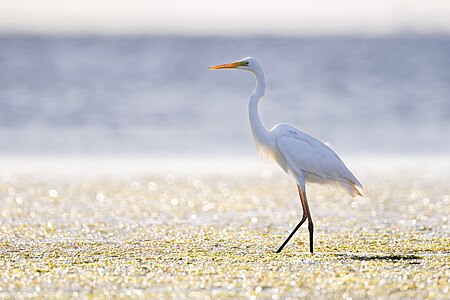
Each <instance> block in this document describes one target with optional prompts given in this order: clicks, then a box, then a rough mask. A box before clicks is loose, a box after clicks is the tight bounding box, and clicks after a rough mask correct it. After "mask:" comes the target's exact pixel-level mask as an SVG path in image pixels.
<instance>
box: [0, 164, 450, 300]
mask: <svg viewBox="0 0 450 300" xmlns="http://www.w3.org/2000/svg"><path fill="white" fill-rule="evenodd" d="M112 161H114V160H112ZM395 161H396V160H395V159H393V160H392V161H389V160H385V161H384V165H383V164H381V163H378V162H373V161H372V163H370V160H368V161H367V160H360V161H358V162H355V163H352V169H353V171H354V172H355V173H356V174H357V175H358V176H359V177H360V178H361V180H362V182H363V184H364V187H365V192H366V195H367V196H366V197H365V198H355V199H353V198H350V197H349V196H346V195H344V194H342V193H335V192H333V191H330V190H328V189H326V188H318V187H315V186H312V187H311V188H310V189H309V190H308V195H309V200H310V205H311V209H312V214H313V217H314V222H315V230H316V234H315V250H316V252H315V253H314V254H313V255H312V254H310V253H308V252H307V250H308V233H307V232H308V231H307V229H306V226H305V227H304V228H301V229H300V230H299V232H298V233H297V234H296V236H295V237H294V239H293V240H292V241H291V242H290V243H289V244H288V246H287V247H286V249H285V250H284V251H283V252H282V253H280V254H275V253H274V250H275V249H276V248H277V247H278V246H279V245H280V243H281V242H282V241H283V239H284V238H285V237H286V236H287V234H288V233H289V231H290V230H292V227H293V226H294V225H295V223H296V222H298V220H299V219H300V218H301V208H300V204H299V201H298V197H297V195H296V191H295V185H294V183H293V182H292V181H291V180H290V179H288V178H287V177H286V176H285V175H284V174H282V173H279V172H277V171H274V169H267V168H265V167H262V168H252V169H250V170H248V171H246V172H236V170H235V171H229V172H221V169H220V168H219V166H220V164H219V163H217V164H214V163H212V162H210V163H206V165H203V166H202V167H201V168H200V169H195V168H194V166H195V165H196V163H195V162H191V164H190V165H189V164H188V166H189V167H188V168H185V169H184V171H183V172H181V170H180V172H177V170H176V166H177V164H176V163H174V164H173V165H172V166H171V167H170V168H167V169H166V170H164V168H163V167H161V166H162V165H164V164H165V163H164V160H163V161H162V163H161V162H160V166H159V167H158V168H156V167H154V165H152V164H151V163H149V162H143V163H141V164H137V165H135V168H134V170H137V171H136V172H132V171H130V169H133V168H128V169H127V166H128V165H127V163H129V162H125V163H117V164H116V166H115V168H110V169H108V168H107V167H106V166H109V167H111V164H110V163H108V162H107V161H104V162H103V164H102V163H99V162H98V161H97V163H93V162H92V161H91V162H88V163H86V161H84V163H85V164H84V168H83V164H79V163H77V162H73V161H72V162H71V166H72V167H71V168H69V169H68V170H66V171H65V172H59V173H58V172H57V173H55V174H51V172H50V171H49V168H46V167H45V166H46V165H47V164H49V165H51V166H52V167H54V166H55V165H60V167H62V168H60V169H64V168H65V167H67V165H66V164H64V160H61V161H59V162H58V161H56V163H55V162H54V163H53V165H52V164H50V163H49V161H41V162H40V163H37V164H35V165H34V166H33V164H32V163H31V160H30V161H27V160H25V161H23V164H22V166H21V168H18V167H17V166H18V165H20V163H19V162H18V161H14V160H13V161H11V160H9V163H8V162H7V161H3V164H2V166H3V169H2V170H0V172H1V178H0V195H1V200H0V201H1V207H0V212H1V221H0V234H1V236H0V237H1V239H0V253H1V258H0V260H1V262H0V270H1V272H2V278H1V279H0V297H2V298H25V297H32V296H37V297H42V298H67V297H75V296H77V297H81V298H108V297H111V296H113V297H119V298H124V297H130V296H132V297H136V298H159V297H164V298H176V299H183V298H190V299H192V298H196V299H203V298H212V299H217V298H230V299H231V298H264V299H281V298H299V297H305V298H314V299H317V298H329V299H336V298H348V299H350V298H353V299H355V298H356V299H357V298H377V299H378V298H385V299H400V298H402V299H404V298H410V299H413V298H422V299H424V298H428V299H447V298H449V296H450V294H449V286H450V269H449V265H450V257H449V254H450V234H449V223H448V218H449V215H450V184H449V183H450V176H449V172H448V170H449V169H448V166H449V164H448V159H436V160H431V159H429V160H420V159H417V160H414V161H412V164H410V163H408V162H405V163H403V165H402V164H397V165H396V166H397V167H393V166H392V163H393V162H395ZM166 162H167V161H166ZM91 163H93V164H91ZM433 164H434V165H435V167H433V168H430V166H431V165H433ZM227 165H228V169H229V167H230V165H233V163H232V161H230V162H228V164H227ZM13 166H16V168H13ZM101 166H104V167H105V168H103V171H102V172H90V173H89V174H85V173H84V172H85V170H86V169H89V168H91V171H92V169H96V168H100V167H101ZM185 166H186V165H185ZM208 166H209V167H210V169H212V170H210V172H202V171H201V170H204V169H208ZM237 169H239V168H237ZM241 169H245V168H244V167H242V164H241ZM120 170H128V171H127V172H120ZM145 170H149V171H145ZM151 170H154V171H151Z"/></svg>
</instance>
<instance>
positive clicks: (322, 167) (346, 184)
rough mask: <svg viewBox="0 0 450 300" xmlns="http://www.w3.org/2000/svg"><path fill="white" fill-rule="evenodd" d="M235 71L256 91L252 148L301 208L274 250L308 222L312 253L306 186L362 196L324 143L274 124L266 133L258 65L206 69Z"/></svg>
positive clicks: (252, 101)
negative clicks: (293, 191)
mask: <svg viewBox="0 0 450 300" xmlns="http://www.w3.org/2000/svg"><path fill="white" fill-rule="evenodd" d="M218 69H238V70H244V71H249V72H252V73H253V75H254V76H255V77H256V89H255V91H254V93H253V94H252V95H251V96H250V101H249V104H248V112H249V118H250V126H251V129H252V134H253V139H254V140H255V144H256V148H257V150H258V153H259V155H260V156H261V158H262V159H264V160H266V161H269V162H275V163H277V164H278V165H279V166H280V167H281V168H282V169H283V170H284V171H285V172H286V173H287V174H289V175H290V176H292V177H293V178H294V179H295V180H296V183H297V190H298V194H299V196H300V201H301V204H302V208H303V217H302V219H301V220H300V222H299V223H298V224H297V226H296V227H295V228H294V230H293V231H292V233H291V234H290V235H289V236H288V237H287V238H286V240H285V241H284V242H283V244H282V245H281V246H280V247H279V248H278V250H277V251H276V252H277V253H279V252H281V250H283V248H284V246H285V245H286V244H287V243H288V242H289V240H290V239H291V237H292V236H293V235H294V234H295V232H296V231H297V230H298V229H299V228H300V226H301V225H302V224H303V223H304V222H305V221H306V219H308V230H309V250H310V252H311V253H313V240H314V238H313V236H314V224H313V220H312V218H311V212H310V209H309V205H308V201H307V198H306V189H305V184H306V183H319V184H327V185H332V186H337V187H341V188H343V189H344V190H346V191H348V192H349V193H350V194H351V195H352V196H357V195H359V196H362V185H361V183H360V182H359V181H358V179H356V177H355V176H354V175H353V174H352V172H351V171H350V170H349V169H348V168H347V167H346V166H345V164H344V162H343V161H342V160H341V159H340V158H339V156H338V155H337V154H336V153H335V152H334V151H333V150H332V149H331V148H330V147H329V146H328V145H326V144H325V143H323V142H322V141H320V140H318V139H316V138H315V137H313V136H311V135H308V134H307V133H305V132H303V131H301V130H299V129H297V128H295V127H292V126H290V125H287V124H278V125H275V126H274V127H273V128H272V129H271V130H267V129H266V128H265V127H264V125H263V123H262V121H261V118H260V117H259V114H258V102H259V100H261V98H262V97H263V96H264V94H265V90H266V79H265V75H264V71H263V69H262V67H261V64H260V63H259V62H258V61H257V60H256V59H254V58H252V57H248V58H244V59H242V60H240V61H237V62H233V63H228V64H222V65H216V66H212V67H210V68H209V70H218Z"/></svg>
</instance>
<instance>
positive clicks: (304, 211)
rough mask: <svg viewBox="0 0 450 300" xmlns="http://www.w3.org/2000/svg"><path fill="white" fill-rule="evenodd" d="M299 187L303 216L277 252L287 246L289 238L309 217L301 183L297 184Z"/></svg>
mask: <svg viewBox="0 0 450 300" xmlns="http://www.w3.org/2000/svg"><path fill="white" fill-rule="evenodd" d="M297 188H298V194H299V195H300V200H301V203H302V208H303V217H302V220H301V221H300V222H299V223H298V224H297V226H295V228H294V230H293V231H292V232H291V234H290V235H289V236H288V237H287V239H286V240H284V242H283V244H282V245H281V246H280V248H278V250H277V251H276V253H280V252H281V250H283V248H284V246H286V244H287V243H288V242H289V240H290V239H291V238H292V236H293V235H294V234H295V233H296V232H297V230H298V229H299V228H300V226H302V224H303V223H305V221H306V218H307V217H308V213H307V211H306V208H305V204H304V201H303V193H302V190H301V188H300V186H299V185H297ZM308 228H309V227H308ZM310 232H311V231H310ZM310 238H311V235H310Z"/></svg>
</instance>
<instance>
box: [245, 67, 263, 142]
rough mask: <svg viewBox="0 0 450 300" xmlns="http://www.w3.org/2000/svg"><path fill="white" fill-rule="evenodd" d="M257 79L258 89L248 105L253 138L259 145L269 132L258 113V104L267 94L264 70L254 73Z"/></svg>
mask: <svg viewBox="0 0 450 300" xmlns="http://www.w3.org/2000/svg"><path fill="white" fill-rule="evenodd" d="M253 74H254V75H255V77H256V89H255V91H254V92H253V94H252V95H251V96H250V101H249V103H248V114H249V118H250V126H251V128H252V133H253V137H254V139H255V142H257V144H261V143H264V141H265V137H266V136H267V134H268V130H267V129H266V128H265V127H264V125H263V123H262V121H261V118H260V117H259V113H258V102H259V100H261V98H262V97H263V96H264V94H265V92H266V78H265V76H264V73H263V71H262V70H259V71H257V72H254V73H253Z"/></svg>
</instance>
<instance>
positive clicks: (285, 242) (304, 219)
mask: <svg viewBox="0 0 450 300" xmlns="http://www.w3.org/2000/svg"><path fill="white" fill-rule="evenodd" d="M305 221H306V215H303V217H302V220H301V221H300V223H298V224H297V226H295V228H294V230H293V231H292V232H291V234H290V235H289V236H288V237H287V239H286V240H284V242H283V244H282V245H281V246H280V248H278V250H277V252H276V253H280V252H281V250H283V248H284V246H286V244H287V243H288V242H289V240H290V239H291V237H292V236H293V235H294V234H295V232H296V231H297V230H298V229H299V228H300V226H302V224H303V223H305Z"/></svg>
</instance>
